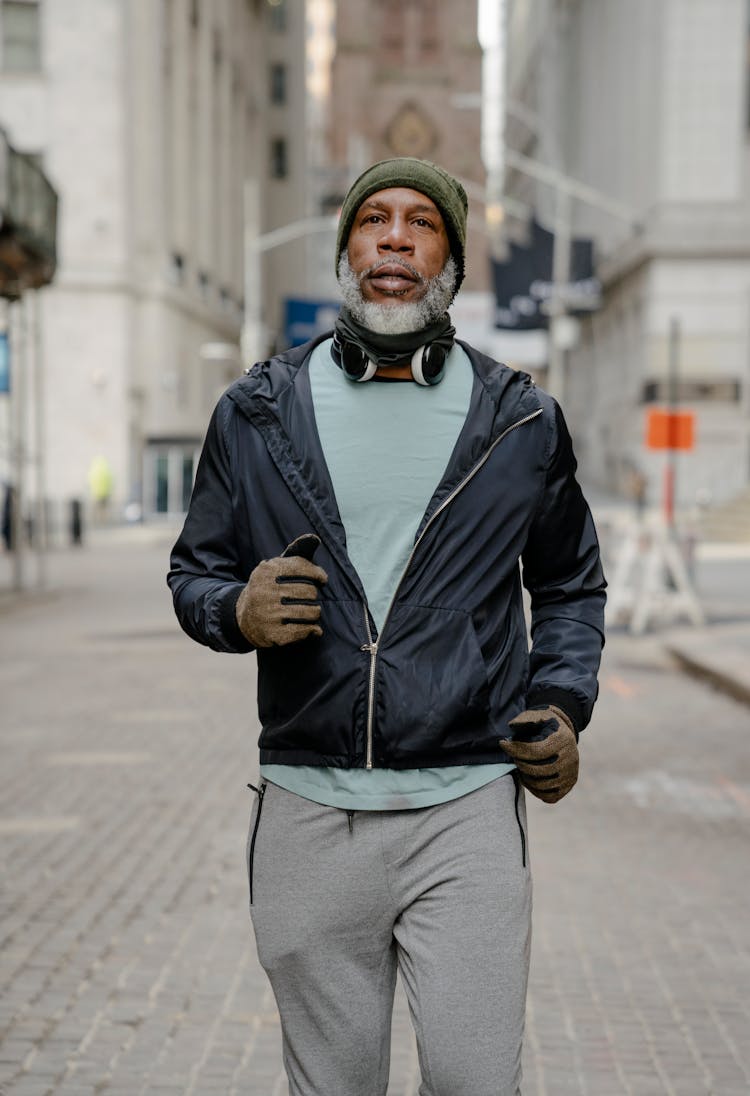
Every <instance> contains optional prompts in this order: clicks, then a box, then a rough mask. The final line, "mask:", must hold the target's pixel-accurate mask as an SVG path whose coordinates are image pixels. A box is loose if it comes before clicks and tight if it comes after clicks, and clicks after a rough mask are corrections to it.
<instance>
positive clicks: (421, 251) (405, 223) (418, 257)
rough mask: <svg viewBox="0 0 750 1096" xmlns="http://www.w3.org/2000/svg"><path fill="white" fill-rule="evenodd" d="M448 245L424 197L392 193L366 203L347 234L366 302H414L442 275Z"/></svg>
mask: <svg viewBox="0 0 750 1096" xmlns="http://www.w3.org/2000/svg"><path fill="white" fill-rule="evenodd" d="M449 254H450V244H449V242H448V234H447V232H446V230H445V224H444V223H443V218H442V216H441V214H440V211H439V209H438V208H437V206H436V205H435V203H434V202H433V201H431V200H430V199H429V198H428V197H427V195H425V194H421V193H420V192H419V191H418V190H410V189H408V188H407V187H390V188H388V189H387V190H379V191H377V193H375V194H373V195H371V196H370V197H369V198H366V199H365V201H364V202H363V203H362V205H361V206H360V207H359V209H358V210H357V215H356V217H355V218H354V224H353V225H352V230H351V232H350V233H349V242H348V245H347V255H348V258H349V264H350V266H351V269H352V271H353V273H354V274H355V275H356V276H357V278H358V279H359V284H360V290H361V293H362V297H363V298H364V300H365V301H372V302H373V303H376V304H389V303H390V304H398V303H402V302H403V303H407V302H415V301H419V300H421V298H422V297H424V295H425V293H426V292H427V289H428V283H429V279H431V278H435V277H436V276H437V275H438V274H440V273H441V271H442V270H443V268H444V266H445V263H446V261H447V259H448V256H449Z"/></svg>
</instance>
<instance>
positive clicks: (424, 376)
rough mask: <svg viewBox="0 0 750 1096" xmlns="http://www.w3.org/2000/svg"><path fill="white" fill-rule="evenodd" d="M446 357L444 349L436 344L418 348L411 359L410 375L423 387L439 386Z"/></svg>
mask: <svg viewBox="0 0 750 1096" xmlns="http://www.w3.org/2000/svg"><path fill="white" fill-rule="evenodd" d="M446 357H447V354H446V352H445V349H444V348H443V347H442V346H438V344H437V343H430V345H429V346H420V347H419V348H418V349H417V350H416V351H415V352H414V356H413V358H412V359H411V375H412V377H413V378H414V380H415V381H416V382H417V384H423V385H424V386H425V387H429V386H430V385H431V384H439V383H440V381H441V380H442V379H443V372H444V370H445V359H446Z"/></svg>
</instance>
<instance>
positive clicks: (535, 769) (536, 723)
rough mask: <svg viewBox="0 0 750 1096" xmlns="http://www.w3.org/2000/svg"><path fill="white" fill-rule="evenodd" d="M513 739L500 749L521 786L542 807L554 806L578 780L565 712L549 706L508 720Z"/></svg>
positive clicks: (575, 753) (505, 740)
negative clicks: (503, 751) (514, 770)
mask: <svg viewBox="0 0 750 1096" xmlns="http://www.w3.org/2000/svg"><path fill="white" fill-rule="evenodd" d="M509 725H510V726H511V727H512V728H513V732H514V733H513V738H501V739H500V745H501V746H502V748H503V749H504V750H505V752H506V753H507V754H508V756H509V757H512V758H513V760H514V761H515V763H516V767H517V768H518V772H519V775H520V777H521V783H522V784H523V786H524V787H525V788H528V790H529V791H530V792H531V793H532V794H533V795H535V796H536V797H537V799H543V800H544V802H545V803H557V801H558V799H562V797H563V796H564V795H567V794H568V792H569V791H570V789H571V788H572V787H573V785H574V784H575V782H576V780H577V779H578V742H577V741H576V734H575V731H574V730H573V724H572V723H571V722H570V719H569V718H568V716H566V714H565V712H563V711H561V710H560V708H556V707H554V705H550V707H547V708H529V709H528V710H527V711H525V712H521V714H520V715H517V716H516V718H515V719H511V721H510V724H509Z"/></svg>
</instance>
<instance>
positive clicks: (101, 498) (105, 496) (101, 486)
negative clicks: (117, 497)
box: [89, 455, 114, 522]
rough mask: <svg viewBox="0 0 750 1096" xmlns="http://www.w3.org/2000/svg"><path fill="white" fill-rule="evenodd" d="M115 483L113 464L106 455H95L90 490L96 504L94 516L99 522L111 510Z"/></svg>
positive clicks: (90, 472) (92, 499)
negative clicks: (110, 505) (110, 504)
mask: <svg viewBox="0 0 750 1096" xmlns="http://www.w3.org/2000/svg"><path fill="white" fill-rule="evenodd" d="M113 485H114V476H113V474H112V465H111V464H110V463H109V461H108V460H107V458H106V457H103V456H101V455H99V456H96V457H94V458H93V460H92V461H91V464H90V465H89V492H90V494H91V501H92V502H93V504H94V516H95V518H96V519H97V521H99V522H102V521H104V519H105V518H106V516H107V513H108V511H109V503H110V499H111V498H112V487H113Z"/></svg>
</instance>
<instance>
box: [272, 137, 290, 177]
mask: <svg viewBox="0 0 750 1096" xmlns="http://www.w3.org/2000/svg"><path fill="white" fill-rule="evenodd" d="M288 174H289V162H288V156H287V145H286V139H285V138H284V137H274V138H273V139H272V141H271V178H272V179H286V177H287V175H288Z"/></svg>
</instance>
